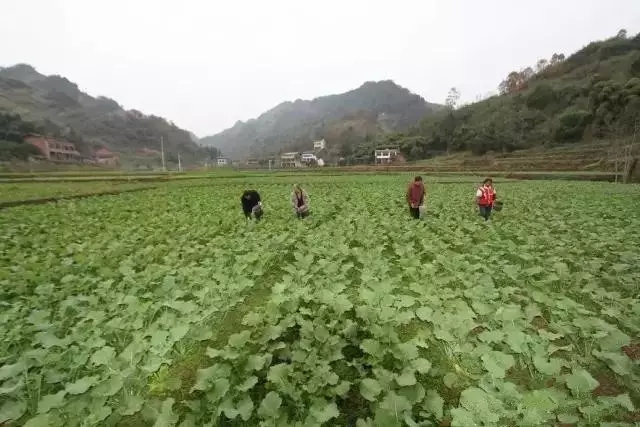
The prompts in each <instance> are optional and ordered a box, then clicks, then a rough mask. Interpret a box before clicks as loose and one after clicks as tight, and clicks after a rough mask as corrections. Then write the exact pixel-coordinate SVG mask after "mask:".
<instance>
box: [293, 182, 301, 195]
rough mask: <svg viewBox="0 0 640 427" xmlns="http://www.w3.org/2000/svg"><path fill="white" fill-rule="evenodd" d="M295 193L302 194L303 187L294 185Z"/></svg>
mask: <svg viewBox="0 0 640 427" xmlns="http://www.w3.org/2000/svg"><path fill="white" fill-rule="evenodd" d="M293 191H294V192H296V193H297V194H300V193H302V187H300V184H294V185H293Z"/></svg>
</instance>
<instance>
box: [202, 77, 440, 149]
mask: <svg viewBox="0 0 640 427" xmlns="http://www.w3.org/2000/svg"><path fill="white" fill-rule="evenodd" d="M440 107H441V106H439V105H437V104H430V103H428V102H426V101H425V100H424V99H423V98H422V97H421V96H419V95H416V94H413V93H411V92H410V91H409V90H407V89H405V88H403V87H400V86H398V85H397V84H395V83H394V82H393V81H390V80H386V81H378V82H367V83H364V84H363V85H362V86H360V87H359V88H357V89H354V90H351V91H349V92H346V93H342V94H339V95H329V96H323V97H320V98H315V99H313V100H310V101H303V100H300V99H299V100H297V101H295V102H284V103H282V104H280V105H278V106H276V107H274V108H272V109H271V110H269V111H267V112H265V113H263V114H262V115H260V116H259V117H258V118H256V119H252V120H249V121H247V122H237V123H236V124H235V125H234V126H233V127H232V128H229V129H227V130H225V131H223V132H221V133H219V134H216V135H213V136H209V137H205V138H203V139H201V140H200V141H201V143H202V144H206V145H212V146H215V147H216V148H218V149H220V150H222V152H223V153H224V154H225V155H229V156H231V157H234V158H243V157H247V156H264V155H269V154H275V153H278V152H279V151H282V150H294V149H297V150H303V149H309V146H310V143H311V141H312V140H313V139H316V138H325V140H326V141H327V144H328V145H329V146H336V145H338V144H347V145H349V144H355V143H357V142H361V141H373V140H374V139H375V138H377V137H379V136H380V135H382V134H384V133H386V132H391V131H402V130H407V129H408V128H409V127H410V126H412V125H415V124H416V123H417V122H418V121H419V120H420V119H421V118H422V117H424V116H425V115H427V114H430V113H432V112H433V111H435V110H437V109H438V108H440Z"/></svg>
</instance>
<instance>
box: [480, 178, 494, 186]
mask: <svg viewBox="0 0 640 427" xmlns="http://www.w3.org/2000/svg"><path fill="white" fill-rule="evenodd" d="M482 185H484V186H485V187H493V180H492V179H491V178H485V180H484V181H482Z"/></svg>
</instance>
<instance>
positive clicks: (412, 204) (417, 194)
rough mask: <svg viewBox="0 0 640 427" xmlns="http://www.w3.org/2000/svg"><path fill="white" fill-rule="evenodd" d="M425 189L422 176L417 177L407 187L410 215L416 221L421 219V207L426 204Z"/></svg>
mask: <svg viewBox="0 0 640 427" xmlns="http://www.w3.org/2000/svg"><path fill="white" fill-rule="evenodd" d="M424 194H425V188H424V183H423V182H422V177H421V176H416V177H415V178H414V179H413V181H411V183H409V187H407V203H408V204H409V213H411V216H412V217H414V218H415V219H419V218H420V206H422V204H423V203H424Z"/></svg>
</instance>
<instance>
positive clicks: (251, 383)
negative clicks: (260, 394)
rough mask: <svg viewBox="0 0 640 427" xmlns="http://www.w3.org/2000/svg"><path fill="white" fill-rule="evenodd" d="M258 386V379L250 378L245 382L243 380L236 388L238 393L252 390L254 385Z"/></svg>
mask: <svg viewBox="0 0 640 427" xmlns="http://www.w3.org/2000/svg"><path fill="white" fill-rule="evenodd" d="M256 384H258V377H256V376H250V377H249V378H247V379H246V380H244V381H243V382H242V383H241V384H239V385H237V386H236V389H237V390H238V391H242V392H247V391H249V390H251V389H252V388H253V386H254V385H256Z"/></svg>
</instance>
